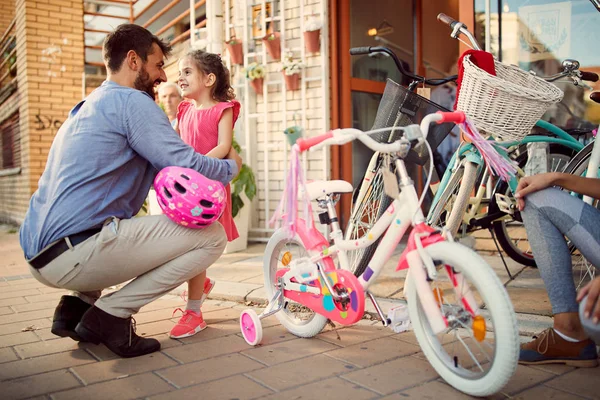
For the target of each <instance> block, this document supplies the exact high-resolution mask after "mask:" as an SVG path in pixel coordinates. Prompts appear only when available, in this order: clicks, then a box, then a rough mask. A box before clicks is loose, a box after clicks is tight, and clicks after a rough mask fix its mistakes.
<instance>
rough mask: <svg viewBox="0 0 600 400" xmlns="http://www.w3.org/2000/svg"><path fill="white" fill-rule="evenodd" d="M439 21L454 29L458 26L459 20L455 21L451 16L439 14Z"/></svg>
mask: <svg viewBox="0 0 600 400" xmlns="http://www.w3.org/2000/svg"><path fill="white" fill-rule="evenodd" d="M437 20H438V21H440V22H443V23H444V24H446V25H448V26H450V28H454V26H456V24H457V23H458V21H457V20H455V19H454V18H452V17H451V16H449V15H446V14H444V13H439V14H438V16H437ZM465 28H466V27H465Z"/></svg>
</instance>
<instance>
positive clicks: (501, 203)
mask: <svg viewBox="0 0 600 400" xmlns="http://www.w3.org/2000/svg"><path fill="white" fill-rule="evenodd" d="M496 204H498V208H499V209H500V211H502V212H503V213H506V214H509V215H513V214H514V213H515V209H516V208H517V202H516V201H515V200H514V198H512V197H509V196H505V195H503V194H500V193H496Z"/></svg>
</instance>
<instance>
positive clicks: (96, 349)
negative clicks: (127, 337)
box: [85, 334, 183, 361]
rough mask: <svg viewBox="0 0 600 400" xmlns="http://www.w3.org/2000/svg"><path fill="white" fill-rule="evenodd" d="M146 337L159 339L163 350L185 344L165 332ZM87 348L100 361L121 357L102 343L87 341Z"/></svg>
mask: <svg viewBox="0 0 600 400" xmlns="http://www.w3.org/2000/svg"><path fill="white" fill-rule="evenodd" d="M146 337H150V338H154V339H156V340H158V341H159V342H160V348H161V351H162V350H165V349H170V348H172V347H179V346H183V344H182V343H181V342H179V341H178V340H174V339H171V338H170V337H168V336H167V335H165V334H161V335H153V336H146ZM85 349H86V351H87V352H88V353H90V354H92V355H93V356H94V357H96V358H97V359H98V360H100V361H106V360H116V359H118V358H119V356H117V355H116V354H115V353H113V352H112V351H110V350H109V349H108V348H107V347H106V346H104V345H102V344H100V345H93V344H91V343H86V344H85Z"/></svg>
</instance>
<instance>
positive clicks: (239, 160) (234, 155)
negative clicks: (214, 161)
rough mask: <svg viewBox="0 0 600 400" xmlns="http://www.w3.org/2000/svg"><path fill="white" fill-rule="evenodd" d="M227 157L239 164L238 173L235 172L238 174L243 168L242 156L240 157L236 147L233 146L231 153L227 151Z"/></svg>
mask: <svg viewBox="0 0 600 400" xmlns="http://www.w3.org/2000/svg"><path fill="white" fill-rule="evenodd" d="M226 158H228V159H229V160H233V161H235V163H236V164H237V174H235V176H237V175H238V174H239V173H240V171H241V169H242V157H240V155H239V154H238V153H237V151H235V149H234V148H233V147H231V150H229V153H227V157H226ZM234 178H235V177H234Z"/></svg>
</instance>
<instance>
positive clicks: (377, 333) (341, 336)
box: [317, 325, 394, 347]
mask: <svg viewBox="0 0 600 400" xmlns="http://www.w3.org/2000/svg"><path fill="white" fill-rule="evenodd" d="M325 329H327V330H325V331H323V332H321V333H319V334H318V335H317V338H319V339H321V340H325V341H326V342H329V343H333V344H335V345H338V346H342V347H345V346H351V345H353V344H356V343H362V342H367V341H370V340H373V339H378V338H382V337H386V336H390V335H393V334H394V332H392V330H391V329H390V328H387V327H385V326H381V325H379V326H364V325H363V326H360V325H354V326H351V327H348V328H342V329H335V330H331V329H329V327H326V328H325Z"/></svg>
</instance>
